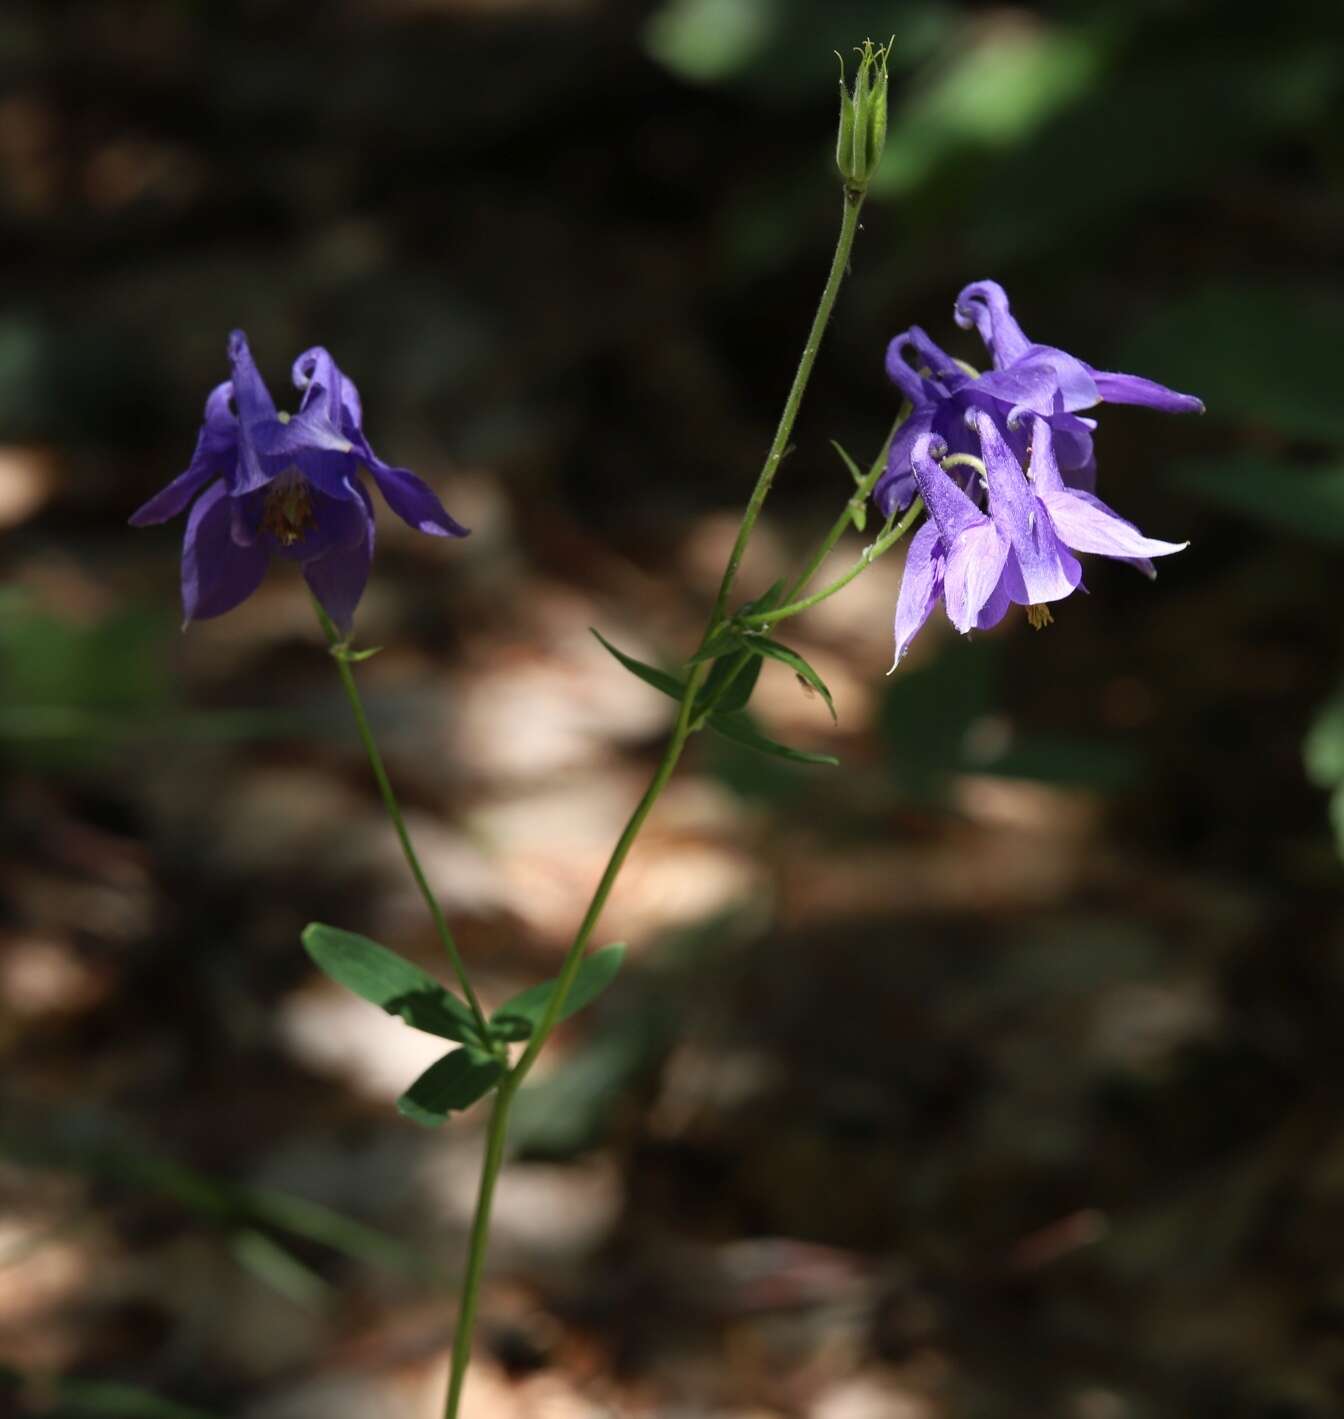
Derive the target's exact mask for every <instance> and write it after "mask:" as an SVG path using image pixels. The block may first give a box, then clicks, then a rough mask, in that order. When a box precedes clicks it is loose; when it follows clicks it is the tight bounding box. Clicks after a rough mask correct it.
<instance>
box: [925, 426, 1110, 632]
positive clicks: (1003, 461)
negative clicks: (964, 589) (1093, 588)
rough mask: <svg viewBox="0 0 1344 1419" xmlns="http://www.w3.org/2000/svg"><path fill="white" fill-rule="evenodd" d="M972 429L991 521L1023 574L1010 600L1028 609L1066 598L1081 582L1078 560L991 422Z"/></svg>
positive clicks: (1081, 576) (1081, 572) (1080, 569)
mask: <svg viewBox="0 0 1344 1419" xmlns="http://www.w3.org/2000/svg"><path fill="white" fill-rule="evenodd" d="M1041 422H1042V423H1043V422H1044V421H1041ZM976 425H977V428H978V429H979V431H980V448H981V450H982V452H983V453H984V458H985V481H986V483H987V484H988V487H989V512H990V516H991V517H992V518H993V520H994V523H995V525H996V526H997V527H999V528H1001V529H1002V531H1003V533H1004V535H1005V536H1006V537H1007V538H1008V540H1009V541H1010V542H1011V543H1012V548H1013V555H1014V559H1015V562H1016V568H1017V570H1018V571H1020V573H1021V586H1020V588H1019V587H1016V586H1014V587H1013V588H1012V590H1011V592H1010V594H1011V595H1012V597H1013V599H1014V600H1018V599H1020V598H1021V597H1023V596H1025V598H1026V599H1025V602H1024V603H1023V604H1025V605H1029V606H1030V605H1037V604H1039V603H1041V602H1044V601H1058V600H1060V599H1061V598H1063V597H1065V596H1068V595H1069V593H1070V592H1072V591H1074V590H1075V589H1076V588H1077V586H1078V583H1079V582H1080V581H1081V580H1082V578H1083V569H1082V567H1080V566H1079V565H1078V559H1077V558H1076V557H1073V556H1071V555H1070V554H1069V552H1068V549H1067V548H1066V547H1065V546H1064V545H1063V544H1062V543H1061V542H1060V540H1059V538H1058V537H1057V536H1056V535H1055V529H1054V526H1053V524H1052V523H1051V521H1050V515H1049V513H1048V512H1047V511H1046V509H1045V504H1044V503H1043V502H1042V501H1041V500H1040V498H1038V497H1037V496H1036V494H1035V493H1034V492H1033V491H1032V488H1031V486H1030V485H1029V484H1028V482H1027V480H1026V476H1025V475H1024V474H1023V472H1022V465H1021V464H1020V463H1019V462H1018V461H1017V459H1016V457H1015V456H1014V455H1013V452H1012V450H1011V449H1010V448H1009V447H1008V446H1007V444H1005V443H1004V442H1003V440H1002V438H1000V436H999V432H998V430H997V429H996V428H995V427H994V421H993V420H992V419H990V418H989V417H988V416H986V415H985V414H983V413H980V414H977V415H976ZM1046 442H1047V443H1048V438H1047V440H1046ZM949 575H950V573H949Z"/></svg>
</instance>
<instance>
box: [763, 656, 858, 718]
mask: <svg viewBox="0 0 1344 1419" xmlns="http://www.w3.org/2000/svg"><path fill="white" fill-rule="evenodd" d="M746 646H747V648H748V649H749V650H753V651H755V652H756V654H757V655H768V656H769V657H770V659H771V660H778V661H779V662H780V664H781V665H787V666H788V667H789V669H790V670H792V671H793V673H794V674H795V675H797V676H798V677H799V679H801V680H803V681H805V682H806V683H807V684H809V685H811V686H812V688H813V689H814V690H815V691H816V692H817V694H819V695H820V696H821V698H822V699H823V700H825V701H826V708H827V709H828V710H830V712H831V719H832V720H834V719H835V718H836V713H835V701H834V700H833V699H831V692H830V691H829V690H828V689H827V688H826V682H825V681H824V680H823V679H822V678H821V676H820V675H818V674H817V672H816V671H815V670H813V668H812V667H811V666H810V665H809V664H808V663H807V661H805V660H804V659H803V657H802V656H801V655H799V654H798V652H797V651H796V650H790V649H789V647H788V646H786V645H780V643H779V642H778V641H772V640H769V639H767V638H766V637H765V636H752V638H751V639H750V640H748V641H747V642H746Z"/></svg>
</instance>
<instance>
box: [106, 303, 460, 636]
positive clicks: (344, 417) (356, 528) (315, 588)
mask: <svg viewBox="0 0 1344 1419" xmlns="http://www.w3.org/2000/svg"><path fill="white" fill-rule="evenodd" d="M229 362H230V364H231V365H232V366H233V378H232V379H231V380H227V381H225V383H223V384H220V385H217V386H216V387H215V388H214V389H213V390H212V391H211V393H210V396H209V398H208V399H207V400H206V402H205V422H204V424H203V425H202V426H201V431H200V434H199V435H198V437H197V440H196V451H195V452H194V453H193V454H192V458H191V462H190V464H188V466H187V469H186V471H185V472H184V473H181V474H180V475H179V476H178V477H176V478H175V479H174V480H173V481H172V482H171V483H169V484H168V486H167V487H166V488H164V489H162V490H161V491H160V492H158V493H157V494H155V496H154V497H152V498H150V500H149V501H148V502H147V503H145V504H144V506H143V507H140V508H139V509H137V510H136V512H135V513H133V514H132V516H131V522H132V524H133V525H135V526H137V527H144V526H146V525H148V524H150V523H156V522H166V521H167V520H168V519H169V518H171V517H176V516H177V514H178V513H180V512H182V511H183V510H184V509H185V508H186V507H187V505H188V504H192V507H191V512H190V515H189V516H188V518H187V530H186V536H185V538H184V540H183V544H182V610H183V613H184V622H183V624H184V625H189V624H190V623H191V622H192V621H195V620H205V619H207V618H209V617H211V616H221V615H223V614H224V612H226V611H231V610H233V608H234V607H235V606H237V605H238V604H239V603H240V602H242V601H245V600H246V599H247V598H248V597H249V596H251V594H252V593H253V592H254V591H255V590H256V589H257V587H258V586H259V585H260V584H261V579H262V576H263V575H264V574H265V571H266V567H267V564H268V563H269V562H270V560H271V558H272V557H279V558H281V559H282V560H284V561H290V562H298V563H299V564H300V566H301V567H302V568H303V575H304V579H305V580H306V581H307V583H308V585H309V587H310V588H311V590H312V592H313V594H314V595H315V596H316V597H317V599H318V601H319V602H320V603H321V604H322V606H323V608H324V609H325V610H326V612H327V614H328V615H329V616H330V617H331V619H332V620H333V621H334V622H335V623H336V625H337V626H338V627H339V628H340V629H341V631H342V632H343V633H346V634H348V633H349V631H350V628H351V625H352V623H353V619H354V612H355V607H356V605H357V604H358V603H359V599H360V597H361V595H363V592H364V586H365V583H366V582H367V581H368V575H369V564H370V562H371V561H372V558H373V543H374V525H373V501H372V499H371V498H370V497H369V494H368V492H367V491H366V490H365V488H364V485H363V482H362V480H361V479H360V477H359V473H360V470H367V471H368V473H370V474H371V475H372V477H373V480H374V482H375V483H377V485H378V488H379V491H380V492H381V493H382V495H383V497H384V499H385V500H386V502H387V505H388V506H389V507H390V508H391V509H392V511H393V512H394V513H396V514H397V516H398V517H400V518H401V519H402V520H403V521H405V522H408V523H410V525H411V526H412V527H414V528H416V529H417V530H418V531H420V532H427V533H430V534H431V535H433V536H437V537H465V536H466V535H467V529H466V528H465V527H462V526H461V525H460V524H458V523H457V522H455V521H454V520H453V519H452V518H451V517H449V515H448V514H447V512H445V511H444V508H443V505H442V504H441V503H440V502H439V500H438V498H437V497H436V496H435V495H434V494H433V493H432V492H431V491H430V489H429V487H428V486H427V485H426V484H425V483H424V482H422V481H421V480H420V479H419V478H417V477H416V476H415V474H414V473H411V472H409V471H407V470H406V469H405V468H393V467H392V466H390V465H389V464H387V463H384V462H383V461H382V460H381V459H380V458H378V457H377V455H376V454H375V453H374V452H373V450H372V448H370V447H369V441H368V439H367V438H366V436H365V434H364V429H363V418H362V412H361V408H360V400H359V392H358V390H356V388H355V386H354V385H353V384H352V383H351V381H350V380H348V379H347V378H346V377H345V376H344V375H343V374H342V373H341V372H340V370H339V369H338V368H337V366H336V362H335V361H334V360H333V359H332V358H331V356H330V355H329V354H328V353H327V352H326V350H324V349H322V348H321V347H320V346H318V347H315V348H313V349H311V350H308V351H307V352H305V353H304V354H302V355H300V356H299V358H298V359H297V360H295V362H294V370H293V375H294V383H295V386H296V387H297V388H298V389H300V390H302V392H303V398H302V400H301V401H300V404H299V408H298V411H297V412H296V413H295V414H293V415H290V414H286V413H277V412H276V408H275V404H274V403H273V401H272V399H271V396H270V392H269V391H268V390H267V388H266V385H265V382H264V381H263V380H262V378H261V374H260V372H259V371H258V370H257V367H256V365H255V363H254V362H253V360H252V353H251V351H250V350H249V349H248V345H247V337H246V336H245V335H244V334H243V333H242V331H241V330H235V331H234V332H233V334H232V335H230V336H229ZM193 499H194V500H195V501H194V503H193Z"/></svg>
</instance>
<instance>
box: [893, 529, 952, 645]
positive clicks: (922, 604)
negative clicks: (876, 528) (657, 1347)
mask: <svg viewBox="0 0 1344 1419" xmlns="http://www.w3.org/2000/svg"><path fill="white" fill-rule="evenodd" d="M945 563H946V555H945V552H944V549H943V539H942V538H941V537H940V536H939V535H938V527H937V524H936V523H934V522H932V521H928V522H925V523H924V524H923V525H922V526H921V527H920V529H919V531H918V532H916V533H915V535H914V537H912V538H911V540H910V550H909V551H908V552H907V553H906V554H905V571H904V572H903V573H902V575H901V591H900V595H899V596H898V597H897V598H896V658H895V660H893V661H892V663H891V664H892V669H893V670H894V669H895V668H896V666H897V665H899V664H900V662H901V660H902V658H903V657H904V655H905V653H906V651H907V650H909V649H910V642H911V641H912V640H914V638H915V635H916V633H917V632H918V631H919V629H920V627H921V626H923V624H924V622H925V621H927V620H928V619H929V613H930V612H931V611H932V610H933V608H934V607H935V606H936V605H937V604H938V599H939V597H941V596H942V594H943V567H944V565H945Z"/></svg>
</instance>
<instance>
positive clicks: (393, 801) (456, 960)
mask: <svg viewBox="0 0 1344 1419" xmlns="http://www.w3.org/2000/svg"><path fill="white" fill-rule="evenodd" d="M313 605H314V606H315V607H316V608H317V619H318V620H319V621H320V622H321V624H322V630H323V632H324V633H325V635H326V637H327V642H328V644H329V645H330V647H331V658H332V659H333V660H334V661H335V662H336V671H337V674H339V675H340V677H341V684H342V685H343V686H344V687H345V694H346V698H347V699H348V700H349V701H350V708H351V709H352V710H353V711H354V715H355V728H356V729H357V730H358V731H359V740H360V743H361V744H363V745H364V752H365V753H366V754H367V755H368V757H369V767H370V768H371V769H372V770H373V777H374V780H375V781H376V782H377V784H378V792H379V794H380V795H381V796H382V800H383V807H384V808H385V809H386V810H387V816H388V818H389V819H391V821H392V827H393V828H394V829H395V831H396V834H397V841H398V842H399V843H400V844H401V851H402V854H403V856H404V857H405V858H406V865H407V866H408V867H409V868H410V869H411V876H412V877H414V878H415V885H416V886H417V887H418V888H419V889H420V895H421V896H422V897H423V898H424V899H425V905H426V906H427V907H428V908H429V914H430V916H431V917H432V918H433V921H434V929H435V930H436V931H437V932H438V935H439V941H440V943H441V944H442V946H443V949H444V952H445V953H446V955H447V957H448V961H449V964H450V965H451V966H452V968H453V974H454V975H455V976H456V977H457V983H458V985H460V986H461V987H462V994H463V995H464V996H465V997H466V1001H467V1004H468V1005H469V1006H470V1007H471V1013H472V1015H473V1016H474V1017H475V1020H476V1028H477V1029H478V1030H479V1031H480V1034H481V1039H482V1040H484V1041H487V1042H488V1041H489V1039H490V1024H489V1021H487V1020H486V1018H485V1012H484V1011H483V1010H482V1009H481V1002H480V1001H479V1000H478V999H477V998H476V992H475V991H474V990H473V989H472V988H471V981H470V980H469V979H468V977H467V968H466V965H465V964H464V962H463V960H462V956H461V953H460V952H459V951H458V949H457V942H456V941H454V940H453V933H452V931H451V930H450V929H449V927H448V921H447V918H446V917H445V916H444V914H443V908H442V907H441V906H439V903H438V899H437V898H436V897H435V896H434V893H433V891H432V889H431V888H430V885H429V882H428V880H427V879H426V877H425V873H424V869H423V868H422V867H421V866H420V859H419V858H418V857H417V856H416V855H415V848H414V846H412V844H411V835H410V833H409V832H407V830H406V820H405V819H404V818H403V817H402V816H401V806H400V804H398V802H397V795H396V794H395V793H393V791H392V783H391V780H390V779H389V778H388V776H387V769H386V768H385V767H384V766H383V756H382V755H381V754H380V753H379V752H378V745H377V742H376V741H375V740H374V737H373V730H372V728H371V727H370V725H369V718H368V715H366V714H365V713H364V701H363V700H362V699H361V698H360V694H359V686H358V685H356V684H355V673H354V671H353V670H352V669H351V668H350V661H351V655H352V652H351V650H350V646H349V642H348V641H347V640H346V638H345V637H344V636H342V635H341V633H340V632H339V631H338V630H337V629H336V625H335V623H334V622H333V621H332V619H331V617H330V616H328V615H327V613H326V611H325V610H324V609H323V608H322V605H321V603H320V602H319V601H318V600H317V599H316V598H314V599H313Z"/></svg>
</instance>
